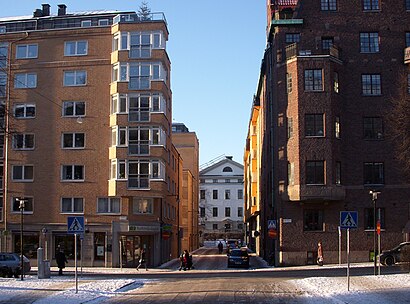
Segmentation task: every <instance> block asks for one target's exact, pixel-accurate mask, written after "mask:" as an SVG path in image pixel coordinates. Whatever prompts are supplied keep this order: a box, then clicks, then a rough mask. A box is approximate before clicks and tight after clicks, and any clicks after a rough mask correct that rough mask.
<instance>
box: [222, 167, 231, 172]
mask: <svg viewBox="0 0 410 304" xmlns="http://www.w3.org/2000/svg"><path fill="white" fill-rule="evenodd" d="M232 171H233V170H232V168H231V167H225V168H223V170H222V172H232Z"/></svg>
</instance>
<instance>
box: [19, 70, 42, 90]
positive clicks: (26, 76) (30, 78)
mask: <svg viewBox="0 0 410 304" xmlns="http://www.w3.org/2000/svg"><path fill="white" fill-rule="evenodd" d="M14 88H15V89H33V88H37V74H36V73H18V74H16V75H15V76H14Z"/></svg>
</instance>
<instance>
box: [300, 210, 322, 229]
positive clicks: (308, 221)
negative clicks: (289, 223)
mask: <svg viewBox="0 0 410 304" xmlns="http://www.w3.org/2000/svg"><path fill="white" fill-rule="evenodd" d="M303 230H304V231H323V210H309V209H308V210H304V211H303Z"/></svg>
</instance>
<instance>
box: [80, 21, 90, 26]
mask: <svg viewBox="0 0 410 304" xmlns="http://www.w3.org/2000/svg"><path fill="white" fill-rule="evenodd" d="M91 25H92V23H91V20H82V21H81V27H89V26H91Z"/></svg>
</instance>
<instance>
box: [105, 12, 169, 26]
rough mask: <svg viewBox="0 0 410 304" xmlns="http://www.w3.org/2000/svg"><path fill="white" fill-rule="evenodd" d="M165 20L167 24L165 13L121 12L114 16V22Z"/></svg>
mask: <svg viewBox="0 0 410 304" xmlns="http://www.w3.org/2000/svg"><path fill="white" fill-rule="evenodd" d="M155 21H163V22H165V24H167V20H166V19H165V15H164V13H150V14H119V15H117V16H115V17H114V20H113V24H117V23H141V22H155Z"/></svg>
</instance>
